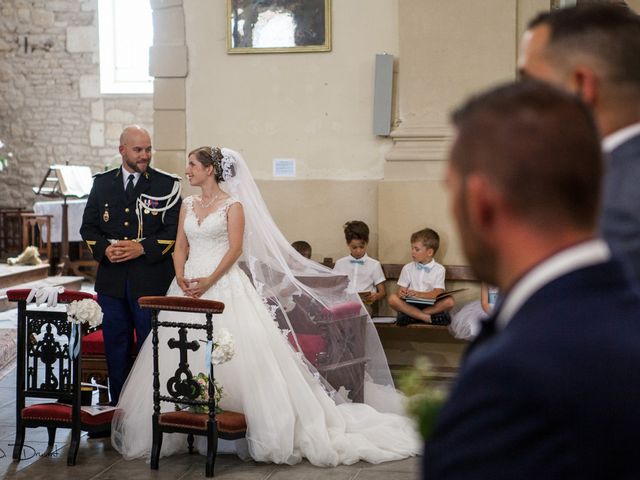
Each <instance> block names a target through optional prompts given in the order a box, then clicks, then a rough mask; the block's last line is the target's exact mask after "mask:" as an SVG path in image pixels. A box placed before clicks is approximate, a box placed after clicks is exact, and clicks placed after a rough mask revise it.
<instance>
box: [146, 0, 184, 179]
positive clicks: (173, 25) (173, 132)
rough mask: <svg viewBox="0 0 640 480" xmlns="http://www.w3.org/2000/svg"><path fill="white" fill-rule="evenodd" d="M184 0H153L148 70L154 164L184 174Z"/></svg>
mask: <svg viewBox="0 0 640 480" xmlns="http://www.w3.org/2000/svg"><path fill="white" fill-rule="evenodd" d="M182 5H183V3H182V0H151V8H152V9H153V31H154V34H153V46H152V47H151V51H150V52H149V73H150V75H152V76H153V77H154V78H155V80H154V94H153V108H154V114H153V126H154V139H153V145H154V149H155V154H154V163H155V165H156V166H157V167H158V168H161V169H163V170H166V171H168V172H172V173H178V174H183V173H184V163H185V155H186V146H187V140H186V102H185V90H186V87H185V79H186V77H187V73H188V60H187V59H188V55H187V45H186V38H185V21H184V10H183V6H182Z"/></svg>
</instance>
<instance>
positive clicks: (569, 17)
mask: <svg viewBox="0 0 640 480" xmlns="http://www.w3.org/2000/svg"><path fill="white" fill-rule="evenodd" d="M638 59H640V18H639V17H638V16H637V15H635V14H634V13H632V12H631V11H630V10H629V9H628V8H627V7H626V6H624V5H620V4H617V5H611V4H609V5H607V4H600V5H587V6H582V7H580V6H578V7H573V8H566V9H560V10H556V11H553V12H551V13H543V14H541V15H539V16H538V17H536V18H535V19H533V20H532V21H531V23H530V24H529V27H528V30H527V31H526V33H525V34H524V36H523V39H522V45H521V53H520V58H519V68H520V72H521V74H522V75H523V76H524V77H535V78H539V79H541V80H545V81H548V82H551V83H553V84H555V85H558V86H560V87H562V88H565V89H567V90H569V91H571V92H574V93H576V94H578V95H579V96H580V97H581V98H582V99H583V100H584V101H585V102H586V103H587V104H589V106H590V107H591V108H592V110H593V113H594V115H595V117H596V122H597V124H598V127H599V129H600V134H601V136H602V137H603V140H602V145H603V149H604V150H605V152H606V153H607V157H608V161H607V163H608V164H607V175H606V178H605V189H604V198H603V207H602V215H601V219H600V230H601V234H602V236H603V237H604V238H605V240H607V242H608V243H609V245H610V246H611V248H612V250H613V251H614V252H615V253H619V254H624V255H625V256H626V257H627V264H628V266H629V267H630V270H631V271H632V274H633V275H635V277H636V278H640V188H638V183H639V182H640V61H639V60H638Z"/></svg>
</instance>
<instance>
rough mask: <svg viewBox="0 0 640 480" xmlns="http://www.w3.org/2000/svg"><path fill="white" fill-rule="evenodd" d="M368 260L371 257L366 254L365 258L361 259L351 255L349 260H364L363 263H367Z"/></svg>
mask: <svg viewBox="0 0 640 480" xmlns="http://www.w3.org/2000/svg"><path fill="white" fill-rule="evenodd" d="M367 258H369V257H368V256H367V254H366V253H365V254H364V255H363V256H361V257H360V258H356V257H354V256H353V255H351V254H350V255H349V260H362V261H363V262H366V261H367ZM356 265H357V264H356Z"/></svg>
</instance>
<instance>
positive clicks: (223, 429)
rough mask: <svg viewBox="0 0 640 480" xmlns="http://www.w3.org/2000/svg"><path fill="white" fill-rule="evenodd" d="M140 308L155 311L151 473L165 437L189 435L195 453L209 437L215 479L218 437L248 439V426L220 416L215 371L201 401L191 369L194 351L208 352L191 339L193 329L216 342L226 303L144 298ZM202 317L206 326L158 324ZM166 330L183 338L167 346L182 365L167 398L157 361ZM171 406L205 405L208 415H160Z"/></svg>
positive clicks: (233, 416) (236, 416)
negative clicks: (217, 317) (167, 316)
mask: <svg viewBox="0 0 640 480" xmlns="http://www.w3.org/2000/svg"><path fill="white" fill-rule="evenodd" d="M138 303H139V304H140V307H142V308H151V309H152V311H153V313H152V330H151V335H152V344H153V418H152V422H153V443H152V447H151V468H152V469H154V470H157V469H158V467H159V460H160V450H161V448H162V435H163V434H164V433H173V432H178V433H186V434H187V442H188V447H189V453H193V441H194V435H200V436H205V437H206V438H207V461H206V470H205V474H206V476H207V477H213V469H214V464H215V457H216V453H217V450H218V437H219V438H223V439H226V440H237V439H239V438H243V437H244V436H246V431H247V425H246V421H245V418H244V415H243V414H241V413H237V412H231V411H223V412H221V413H216V403H215V395H214V387H213V379H214V378H215V377H214V372H213V366H212V365H210V366H209V372H208V379H209V381H208V385H207V388H208V397H209V399H208V401H205V400H202V399H199V397H200V396H201V394H202V393H203V392H202V388H203V387H202V386H200V384H199V383H198V382H197V381H196V380H195V376H194V375H193V373H192V372H191V370H190V368H189V352H190V351H191V352H195V351H197V350H198V349H200V348H206V347H205V345H206V344H201V343H200V342H199V341H198V340H196V339H195V338H194V335H192V336H191V339H190V338H189V332H190V330H205V331H206V336H207V340H208V341H212V339H213V320H212V317H213V315H214V314H219V313H222V311H223V310H224V304H223V303H220V302H214V301H210V300H201V299H194V298H188V297H142V298H140V299H139V300H138ZM161 310H164V311H174V312H190V313H202V314H204V315H205V316H206V323H204V324H203V323H186V322H173V321H169V320H167V321H160V320H158V313H159V311H161ZM161 328H177V329H178V332H177V333H178V338H171V339H170V340H169V341H168V342H167V346H168V348H170V349H176V348H177V349H178V350H179V351H180V361H179V364H178V365H177V366H176V367H177V368H176V370H175V372H174V373H173V376H172V377H171V378H169V380H168V381H167V386H166V387H167V392H168V395H165V394H162V393H161V391H160V367H159V362H158V350H159V335H158V332H159V330H160V329H161ZM162 402H169V403H173V404H174V405H181V406H183V405H189V406H206V407H208V413H194V412H191V411H187V410H180V411H169V412H164V413H162V412H161V408H160V407H161V403H162Z"/></svg>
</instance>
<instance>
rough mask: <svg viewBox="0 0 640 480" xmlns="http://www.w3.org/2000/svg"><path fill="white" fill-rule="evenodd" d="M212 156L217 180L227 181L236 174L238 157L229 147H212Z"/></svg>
mask: <svg viewBox="0 0 640 480" xmlns="http://www.w3.org/2000/svg"><path fill="white" fill-rule="evenodd" d="M211 158H212V159H213V166H214V167H215V169H216V172H220V173H216V180H218V182H226V181H227V180H229V179H230V178H232V177H234V176H235V175H236V158H235V157H234V156H233V154H232V153H231V150H229V149H228V148H222V149H221V148H220V147H211Z"/></svg>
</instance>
